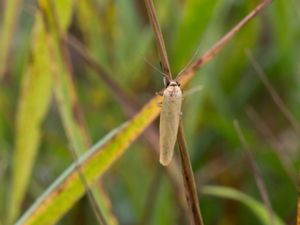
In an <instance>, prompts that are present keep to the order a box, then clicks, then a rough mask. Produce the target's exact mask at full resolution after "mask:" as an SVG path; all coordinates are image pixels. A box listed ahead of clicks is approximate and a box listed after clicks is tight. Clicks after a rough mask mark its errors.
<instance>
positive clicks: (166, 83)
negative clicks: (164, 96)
mask: <svg viewBox="0 0 300 225" xmlns="http://www.w3.org/2000/svg"><path fill="white" fill-rule="evenodd" d="M144 61H145V62H146V63H147V64H148V65H149V66H151V67H152V68H153V69H154V70H155V71H157V72H159V73H160V74H161V75H163V80H164V85H165V87H167V86H168V84H169V83H170V80H169V75H167V74H165V73H163V72H162V71H161V70H159V69H158V68H156V67H155V66H154V65H153V64H152V63H150V62H149V61H148V60H147V59H146V58H144Z"/></svg>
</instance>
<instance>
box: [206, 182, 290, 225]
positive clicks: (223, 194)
mask: <svg viewBox="0 0 300 225" xmlns="http://www.w3.org/2000/svg"><path fill="white" fill-rule="evenodd" d="M202 193H203V194H206V195H211V196H215V197H220V198H228V199H231V200H235V201H238V202H240V203H243V204H244V205H245V206H247V207H248V208H249V209H250V210H251V211H252V212H253V213H254V214H255V215H256V217H257V218H258V219H259V220H260V221H261V223H262V224H265V225H269V224H270V216H269V212H268V209H267V207H265V206H264V205H263V203H261V202H259V201H257V200H255V199H254V198H252V197H250V196H249V195H246V194H244V193H242V192H240V191H238V190H235V189H233V188H229V187H222V186H205V187H203V189H202ZM273 216H274V224H275V225H284V224H285V223H284V222H283V221H282V220H281V219H280V218H279V217H278V216H277V215H276V214H274V215H273Z"/></svg>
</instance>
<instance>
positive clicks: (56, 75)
mask: <svg viewBox="0 0 300 225" xmlns="http://www.w3.org/2000/svg"><path fill="white" fill-rule="evenodd" d="M8 2H10V3H9V4H12V5H13V2H16V3H18V4H17V6H19V7H14V6H11V9H10V11H9V10H8V9H9V7H8ZM38 2H39V5H40V7H41V9H43V10H44V14H45V15H43V14H42V13H41V11H39V10H38V8H37V3H36V2H35V1H30V0H24V2H23V3H20V1H6V5H5V4H4V2H3V1H0V15H1V17H0V19H1V26H0V35H1V38H0V40H1V43H0V47H1V49H0V51H1V52H2V53H1V54H2V55H1V54H0V72H1V71H3V73H2V76H1V74H0V79H1V80H0V146H1V147H0V183H1V185H0V199H1V202H0V221H1V222H0V223H1V224H10V223H13V222H14V221H16V219H17V218H19V217H20V216H21V215H22V214H23V213H24V212H25V211H26V210H27V209H28V208H29V207H30V206H31V205H32V204H33V202H34V201H35V199H36V198H38V197H39V196H40V195H41V194H42V193H44V191H45V190H46V189H47V188H48V187H49V186H50V185H51V183H52V182H53V181H54V180H56V178H57V177H58V176H60V175H61V174H62V173H63V171H64V170H65V169H66V168H67V167H68V166H69V165H70V164H72V162H73V161H74V159H73V157H72V155H71V153H70V151H69V149H70V148H72V149H73V150H75V151H76V152H77V153H78V154H81V153H82V152H84V151H85V150H87V149H88V148H89V147H90V145H91V144H92V143H96V142H98V140H101V139H102V138H103V137H104V136H105V135H106V134H107V133H109V132H110V131H111V130H113V129H114V128H116V127H119V126H120V125H121V124H123V122H125V121H126V120H127V119H128V118H129V116H128V113H126V112H128V110H129V111H130V109H131V108H130V106H128V105H127V107H126V106H124V105H122V104H120V103H118V102H117V101H116V100H115V98H114V92H115V90H114V89H112V88H111V87H109V86H107V84H106V83H105V81H103V79H101V78H100V76H99V75H98V74H96V73H95V71H93V70H92V69H91V67H89V66H88V65H87V64H85V63H84V60H83V59H82V58H81V57H80V56H79V55H78V52H77V51H76V50H75V49H74V47H72V46H71V45H69V44H67V47H68V49H67V50H68V51H69V55H70V61H71V63H70V64H69V63H68V61H66V60H65V58H64V57H63V56H64V54H63V51H62V47H61V43H60V41H59V37H61V36H64V37H66V38H67V35H68V34H69V35H72V36H74V37H76V38H77V39H78V40H80V42H81V43H83V44H84V46H85V47H86V48H87V50H88V51H89V52H90V53H91V54H92V55H93V56H94V58H95V59H96V60H97V62H98V63H99V64H100V65H101V66H102V67H103V68H104V69H105V70H107V71H108V73H109V74H110V78H111V79H113V80H114V81H115V82H116V83H117V84H118V85H119V86H120V87H121V88H122V90H123V91H124V92H125V93H126V94H128V96H130V97H131V99H132V100H133V101H134V102H136V103H137V104H138V105H139V106H142V105H143V104H144V103H146V102H147V100H149V99H150V98H151V97H152V96H153V95H154V93H155V92H156V91H158V90H160V89H161V88H162V86H163V85H162V79H161V74H160V73H159V72H157V71H156V70H155V69H153V68H152V67H151V66H149V64H148V63H147V62H150V63H151V64H153V65H154V66H155V67H157V68H159V62H158V60H157V59H158V57H157V51H156V47H155V43H154V36H153V32H152V30H151V28H150V26H149V24H148V17H147V15H146V11H145V7H144V3H143V1H138V0H136V1H134V0H127V1H125V0H115V1H109V0H90V1H72V0H61V1H53V2H55V6H54V7H55V8H56V9H57V11H56V13H57V17H55V16H53V14H51V10H50V9H51V4H50V5H49V4H48V1H43V0H41V1H38ZM50 2H51V1H50ZM258 3H259V1H258V0H256V1H242V0H231V1H221V0H210V1H208V0H186V1H170V0H165V1H156V2H155V5H156V8H157V10H158V14H159V18H160V23H161V25H162V28H163V33H164V36H165V41H166V44H167V49H168V53H169V56H170V59H171V67H172V70H173V71H174V72H173V73H174V74H177V73H178V72H179V71H180V70H181V69H182V68H183V67H184V66H185V65H186V64H187V63H189V60H190V59H191V58H192V57H193V55H194V54H195V53H197V55H201V54H202V53H203V52H204V51H205V50H207V49H208V48H209V47H210V46H211V45H212V44H213V43H215V42H216V41H217V40H218V39H219V38H220V37H221V36H222V35H223V34H224V33H225V32H226V31H228V30H229V29H230V28H231V27H232V26H233V25H234V24H236V23H237V22H238V21H239V20H240V19H241V18H243V16H245V15H246V14H247V13H248V12H249V11H251V10H252V9H253V8H254V7H255V6H256V5H257V4H258ZM53 4H54V3H53ZM20 5H21V6H20ZM4 6H6V7H7V8H5V7H4ZM299 9H300V8H299V2H298V1H295V0H276V1H274V2H273V3H272V4H271V5H270V6H269V7H268V8H267V10H265V11H264V12H263V13H262V14H261V15H259V16H257V17H256V18H255V19H254V20H253V21H252V22H251V23H249V24H248V25H247V26H246V27H245V28H244V29H242V30H241V32H239V33H238V34H237V35H236V37H235V38H234V39H233V41H231V42H230V43H229V44H228V45H227V46H226V47H225V49H224V50H223V51H222V52H221V53H220V54H219V55H218V56H216V57H215V59H214V60H213V61H212V62H211V63H209V65H207V66H206V67H205V68H203V69H202V70H201V71H199V73H198V75H197V76H196V77H195V78H194V79H193V81H192V82H191V83H190V85H189V87H195V86H197V85H203V90H202V91H201V92H197V93H195V94H193V95H192V96H187V97H185V99H184V106H183V120H184V127H185V131H186V138H187V142H188V147H189V151H190V155H191V159H192V162H193V169H194V172H195V176H196V178H197V185H198V187H199V195H200V206H201V209H202V214H203V217H204V221H205V223H206V224H246V225H247V224H257V223H259V221H262V220H260V219H259V216H257V214H255V213H254V214H253V212H252V210H251V209H249V208H247V204H246V206H244V205H243V206H241V203H240V202H237V201H232V200H228V199H227V200H226V199H221V198H216V197H213V195H212V196H211V195H209V194H205V192H204V194H203V195H202V194H201V186H202V185H207V184H211V185H212V184H213V185H216V186H220V187H221V186H227V187H232V188H234V189H237V190H239V191H240V192H241V193H244V194H245V195H246V196H248V197H253V198H254V199H256V200H258V201H260V202H262V200H261V197H260V193H259V191H258V189H257V187H256V184H255V179H254V176H253V172H252V171H251V169H250V167H249V166H248V164H247V158H246V156H245V150H244V148H243V146H242V145H241V142H240V140H239V138H238V135H237V132H236V130H235V129H234V126H233V120H235V119H237V120H238V121H239V122H240V125H241V128H242V130H243V132H244V134H245V136H246V139H247V142H248V144H249V146H250V150H251V152H252V153H253V156H254V159H255V162H256V163H257V165H258V166H259V168H260V170H261V174H262V177H263V179H264V181H265V183H266V187H267V191H268V194H269V196H270V199H271V202H272V207H273V210H274V212H275V213H276V215H277V216H278V217H279V218H281V219H282V220H283V221H285V222H286V224H293V223H295V220H296V203H297V185H296V184H297V169H298V168H299V136H300V132H299V130H300V129H299V125H298V122H297V120H299V118H300V108H299V96H300V93H299V92H300V88H299V84H300V80H299V75H300V74H299V73H300V63H299V62H300V61H299V56H300V47H299V44H298V42H299V38H300V27H299V21H300V10H299ZM5 13H6V14H5ZM52 13H53V11H52ZM5 15H9V16H5ZM12 15H13V16H12ZM18 15H20V19H17V18H18ZM45 17H46V18H50V19H49V21H48V27H46V28H45V24H46V22H47V21H45ZM7 18H8V19H7ZM13 19H15V20H16V21H15V24H17V25H16V27H15V29H13V27H14V25H12V24H13V23H9V25H6V24H7V23H8V22H4V21H7V20H13ZM56 20H57V21H56ZM7 26H8V27H9V28H10V29H8V28H7ZM9 35H11V38H9V37H10V36H9ZM7 40H10V41H11V48H9V47H10V44H9V42H10V41H7ZM49 49H50V50H49ZM247 49H248V51H250V52H251V54H252V56H253V58H254V59H255V61H256V63H258V64H259V65H260V67H261V69H262V70H263V71H264V72H265V74H266V76H267V78H268V80H269V81H270V82H271V84H272V87H273V88H274V89H275V90H276V93H277V94H278V95H279V96H280V97H281V98H282V99H283V101H284V104H285V105H286V106H287V108H286V109H285V110H288V111H289V113H291V114H292V115H293V116H294V117H295V118H296V119H295V120H292V122H291V120H290V119H289V118H287V117H286V116H285V114H284V113H282V110H280V107H278V105H277V104H276V103H275V102H274V101H273V99H272V97H271V95H270V93H269V92H268V91H267V88H266V85H264V84H263V82H262V80H261V79H260V77H259V76H258V74H257V71H256V70H255V69H254V67H253V65H252V64H251V60H250V59H249V57H248V56H247V54H246V52H247ZM5 52H10V54H9V57H8V59H5ZM70 66H71V69H70ZM3 68H4V69H3ZM187 89H188V88H187ZM281 106H282V104H281ZM138 108H141V107H138ZM130 117H132V115H131V116H130ZM155 125H156V126H157V123H156V122H155ZM152 144H153V143H152ZM152 150H153V146H151V145H149V144H148V143H147V142H146V141H145V139H143V138H139V139H138V141H136V142H134V143H133V144H131V145H130V147H129V148H128V151H126V152H125V154H124V155H122V157H120V158H119V159H118V160H117V161H115V163H113V164H112V165H111V166H110V168H109V170H107V171H106V173H105V175H104V176H103V177H102V181H101V185H100V186H101V188H100V189H99V188H97V189H96V190H93V191H94V192H97V191H99V190H102V191H100V193H98V192H97V193H95V194H96V196H98V197H96V198H97V201H98V202H99V201H102V202H101V203H99V204H100V205H102V206H103V207H102V208H106V209H107V211H108V212H106V213H105V214H106V215H107V217H108V218H110V220H111V221H110V224H117V223H119V224H146V222H145V221H144V222H142V221H143V216H145V211H146V210H147V209H148V208H147V204H146V202H147V196H148V195H149V190H150V189H151V188H150V187H151V186H153V180H156V179H155V177H156V176H157V171H158V170H159V173H162V177H161V179H160V182H157V183H154V184H155V186H157V190H158V191H157V196H154V197H153V199H156V200H155V202H154V208H153V212H152V214H151V215H150V216H149V215H148V218H147V220H146V221H147V224H180V222H178V221H180V219H179V218H180V216H181V213H180V212H181V211H180V209H179V208H178V203H177V202H176V192H174V184H173V183H172V182H170V179H169V175H168V174H166V173H165V172H164V169H163V168H161V167H160V165H158V157H157V155H156V154H154V153H153V152H154V151H152ZM114 154H119V153H114ZM179 178H180V177H179ZM104 190H106V191H104ZM223 191H224V195H226V193H227V192H226V190H225V189H224V190H223ZM208 192H209V191H208ZM224 197H226V196H224ZM103 198H105V199H103ZM233 199H235V198H234V197H233ZM243 199H245V198H243ZM66 201H67V199H66ZM241 202H242V203H243V200H241ZM110 204H111V207H112V211H113V214H114V215H112V214H111V211H110V210H109V209H110V206H109V205H110ZM262 204H263V203H262ZM262 207H264V206H262ZM254 208H255V207H254ZM91 215H93V212H92V210H91V207H90V205H89V203H88V200H87V198H85V197H84V198H82V199H81V200H80V201H79V202H78V203H77V204H74V206H73V207H72V209H71V210H70V211H69V212H68V213H67V214H66V215H65V216H64V217H63V218H62V219H61V220H60V221H59V222H58V224H74V223H75V222H77V223H80V224H95V223H96V218H95V217H94V216H91ZM146 215H147V213H146ZM116 218H117V220H118V222H117V221H116Z"/></svg>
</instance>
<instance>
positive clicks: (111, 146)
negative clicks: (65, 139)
mask: <svg viewBox="0 0 300 225" xmlns="http://www.w3.org/2000/svg"><path fill="white" fill-rule="evenodd" d="M160 99H161V97H160V96H157V97H155V98H153V99H152V100H151V101H150V102H149V103H148V104H147V105H146V106H145V107H144V108H143V109H142V110H141V111H140V112H139V113H138V114H137V115H136V116H135V117H134V118H133V119H132V120H131V121H129V122H128V123H126V124H125V125H123V126H122V127H121V128H118V129H117V130H115V131H113V132H112V133H110V134H109V135H108V136H106V137H105V138H104V139H102V140H101V141H99V142H98V143H97V144H95V145H94V146H93V147H92V148H91V149H90V150H89V151H88V152H87V153H86V154H85V155H84V156H83V157H81V158H80V160H79V161H80V163H81V164H82V171H83V173H84V175H85V177H86V180H87V182H88V183H89V184H91V183H93V182H95V181H96V180H97V178H98V177H99V176H101V175H103V173H104V172H105V171H106V170H107V169H108V168H109V166H110V165H112V164H113V163H114V161H115V160H117V159H118V158H119V157H121V155H122V154H123V153H124V152H125V150H126V149H127V148H128V147H129V146H130V144H131V143H132V142H133V141H134V140H135V139H137V138H138V137H139V135H141V133H142V132H143V131H144V129H145V128H146V127H147V126H148V125H149V124H151V123H152V121H153V120H154V119H155V118H156V117H157V116H158V114H159V111H160V108H159V107H158V106H157V102H159V100H160ZM75 168H76V167H75V164H73V165H71V166H70V167H69V168H68V169H67V170H66V172H65V173H64V174H63V175H61V176H60V177H59V178H58V179H57V180H56V181H55V182H54V183H53V185H52V186H51V187H50V188H49V189H48V190H47V191H46V192H45V193H44V195H43V196H42V197H40V198H39V199H38V201H37V202H36V203H35V204H34V205H33V206H32V207H31V208H30V209H29V210H28V211H27V213H26V214H24V216H23V217H22V218H21V219H20V220H19V221H18V223H17V224H18V225H21V224H27V225H29V224H43V225H47V224H53V223H55V222H56V221H58V220H59V219H60V218H61V217H62V216H63V215H64V214H65V213H66V212H67V211H68V210H69V209H70V208H71V207H72V206H73V205H74V203H75V202H76V201H78V200H79V198H80V197H81V196H83V194H84V187H83V186H82V183H81V181H80V179H79V176H78V173H77V172H76V171H75Z"/></svg>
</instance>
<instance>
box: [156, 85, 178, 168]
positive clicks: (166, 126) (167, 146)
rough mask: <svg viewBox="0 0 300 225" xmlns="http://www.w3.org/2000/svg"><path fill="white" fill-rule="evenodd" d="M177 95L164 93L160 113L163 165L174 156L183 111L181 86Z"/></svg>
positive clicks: (161, 159) (161, 157)
mask: <svg viewBox="0 0 300 225" xmlns="http://www.w3.org/2000/svg"><path fill="white" fill-rule="evenodd" d="M178 89H179V91H180V92H178V93H176V95H173V96H172V95H170V93H168V92H167V93H164V98H163V102H162V109H161V114H160V127H159V133H160V135H159V137H160V157H159V161H160V163H161V164H162V165H164V166H167V165H168V164H169V163H170V162H171V160H172V157H173V154H174V147H175V143H176V139H177V133H178V126H179V119H180V113H181V103H182V93H181V90H180V88H179V87H178Z"/></svg>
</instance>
